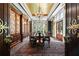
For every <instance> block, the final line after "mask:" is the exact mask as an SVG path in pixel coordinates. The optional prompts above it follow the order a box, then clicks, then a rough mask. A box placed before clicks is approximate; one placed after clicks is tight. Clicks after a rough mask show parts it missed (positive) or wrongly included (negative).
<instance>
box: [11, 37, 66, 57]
mask: <svg viewBox="0 0 79 59" xmlns="http://www.w3.org/2000/svg"><path fill="white" fill-rule="evenodd" d="M50 39H51V41H50V48H48V43H47V42H45V47H44V48H43V49H40V48H39V49H37V48H32V47H30V46H29V37H27V38H25V39H24V41H23V42H22V43H19V44H18V45H17V46H15V47H14V48H12V49H11V53H10V55H11V56H64V55H65V45H64V43H63V42H61V41H57V40H56V39H53V38H50Z"/></svg>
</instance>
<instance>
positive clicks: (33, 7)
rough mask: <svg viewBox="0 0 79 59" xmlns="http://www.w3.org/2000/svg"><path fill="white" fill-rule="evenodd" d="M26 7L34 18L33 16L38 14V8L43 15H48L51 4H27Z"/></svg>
mask: <svg viewBox="0 0 79 59" xmlns="http://www.w3.org/2000/svg"><path fill="white" fill-rule="evenodd" d="M26 5H27V6H28V8H29V10H30V12H31V13H32V15H33V16H35V14H36V13H37V12H39V8H40V12H41V13H42V14H43V15H48V13H49V12H50V10H51V8H52V6H53V3H27V4H26ZM39 6H40V7H39Z"/></svg>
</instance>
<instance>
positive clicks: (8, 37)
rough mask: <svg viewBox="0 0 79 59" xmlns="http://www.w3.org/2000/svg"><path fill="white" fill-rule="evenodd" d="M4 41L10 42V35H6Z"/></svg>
mask: <svg viewBox="0 0 79 59" xmlns="http://www.w3.org/2000/svg"><path fill="white" fill-rule="evenodd" d="M4 42H5V43H7V44H9V43H11V42H12V40H11V36H10V35H7V36H6V38H5V39H4Z"/></svg>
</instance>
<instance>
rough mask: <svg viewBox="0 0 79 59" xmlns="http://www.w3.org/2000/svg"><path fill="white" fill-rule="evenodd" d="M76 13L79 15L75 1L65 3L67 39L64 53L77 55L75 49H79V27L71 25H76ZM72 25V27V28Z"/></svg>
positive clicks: (78, 6) (78, 8)
mask: <svg viewBox="0 0 79 59" xmlns="http://www.w3.org/2000/svg"><path fill="white" fill-rule="evenodd" d="M78 15H79V5H78V4H76V3H67V4H66V25H67V26H66V27H67V28H66V29H67V30H66V36H67V37H68V38H67V39H68V41H67V42H66V44H65V49H66V52H65V53H67V54H66V55H79V53H77V51H76V50H75V49H79V48H78V46H79V37H77V35H78V33H79V28H75V27H73V25H78V24H79V22H78V18H77V17H78ZM72 27H73V28H72ZM73 51H74V52H73Z"/></svg>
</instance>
